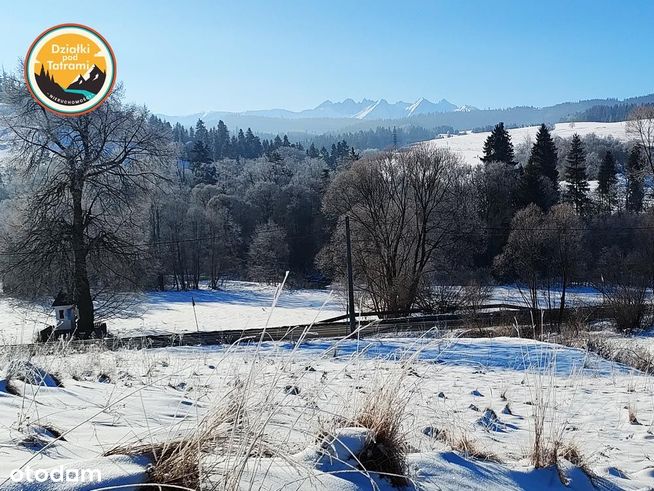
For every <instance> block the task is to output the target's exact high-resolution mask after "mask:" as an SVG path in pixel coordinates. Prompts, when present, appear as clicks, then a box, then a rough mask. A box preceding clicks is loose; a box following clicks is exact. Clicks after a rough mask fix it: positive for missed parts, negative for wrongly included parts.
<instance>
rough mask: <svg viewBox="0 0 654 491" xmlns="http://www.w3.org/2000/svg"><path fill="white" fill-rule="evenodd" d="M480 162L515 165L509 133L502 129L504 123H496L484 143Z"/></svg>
mask: <svg viewBox="0 0 654 491" xmlns="http://www.w3.org/2000/svg"><path fill="white" fill-rule="evenodd" d="M481 160H482V162H484V163H485V164H488V163H489V162H504V163H505V164H507V165H511V166H513V165H515V155H514V152H513V143H511V137H510V136H509V132H508V131H507V130H506V129H505V128H504V123H498V124H497V125H496V126H495V128H494V129H493V131H492V132H491V134H490V135H488V138H486V141H485V142H484V156H483V157H482V158H481Z"/></svg>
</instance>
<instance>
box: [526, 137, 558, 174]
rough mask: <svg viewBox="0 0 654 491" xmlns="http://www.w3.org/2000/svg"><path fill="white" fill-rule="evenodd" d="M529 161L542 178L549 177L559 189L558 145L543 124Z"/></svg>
mask: <svg viewBox="0 0 654 491" xmlns="http://www.w3.org/2000/svg"><path fill="white" fill-rule="evenodd" d="M529 160H530V161H531V162H533V163H534V164H535V165H536V166H537V167H538V169H539V172H540V174H541V175H542V176H545V177H547V178H548V179H549V180H550V181H552V183H553V184H555V185H556V186H557V187H558V180H559V171H558V170H556V167H557V164H558V160H559V159H558V155H557V152H556V145H555V144H554V140H553V139H552V135H551V134H550V132H549V130H548V129H547V126H545V125H544V124H542V125H541V126H540V128H539V129H538V132H537V133H536V143H534V145H533V147H532V148H531V156H530V157H529Z"/></svg>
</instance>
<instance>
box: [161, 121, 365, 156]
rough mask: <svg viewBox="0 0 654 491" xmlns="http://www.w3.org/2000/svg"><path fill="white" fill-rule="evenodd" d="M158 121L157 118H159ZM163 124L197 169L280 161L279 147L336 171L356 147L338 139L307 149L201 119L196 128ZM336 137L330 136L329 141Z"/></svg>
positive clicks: (249, 130) (287, 140)
mask: <svg viewBox="0 0 654 491" xmlns="http://www.w3.org/2000/svg"><path fill="white" fill-rule="evenodd" d="M156 119H158V118H156ZM158 121H159V123H160V124H162V125H165V126H168V127H169V128H170V131H171V132H172V137H173V140H174V141H175V142H176V143H177V144H178V145H179V147H180V157H181V158H182V159H183V160H186V161H188V162H190V163H191V164H193V165H194V166H196V167H200V168H201V167H202V166H203V164H207V163H209V162H214V161H218V160H223V159H236V160H239V159H255V158H258V157H262V156H264V155H265V156H267V157H268V158H270V159H274V158H277V156H276V154H277V155H278V150H279V149H280V148H294V149H297V150H301V151H304V152H305V153H306V155H307V156H308V157H310V158H321V159H323V160H324V161H325V163H326V164H327V165H328V166H329V167H331V168H334V166H335V165H336V163H337V162H338V161H340V160H341V159H343V158H345V157H348V155H349V156H350V157H352V156H353V155H355V154H356V152H355V150H354V147H350V146H349V145H348V143H347V142H346V141H345V139H344V138H343V139H340V138H339V139H338V140H337V141H336V142H334V143H331V145H329V146H328V147H325V146H324V145H323V146H321V147H318V146H316V144H315V143H314V142H311V143H310V144H309V145H308V146H307V148H306V150H305V148H304V146H303V145H302V143H301V142H295V143H291V141H290V140H289V138H288V135H283V136H280V135H276V136H275V137H274V138H270V139H267V138H264V139H261V138H260V137H258V136H256V135H255V134H254V133H253V132H252V129H250V128H248V129H247V130H246V131H245V132H244V131H243V130H242V129H239V130H238V131H237V132H236V134H231V135H230V132H229V130H228V129H227V126H226V125H225V123H223V121H222V120H221V121H218V124H217V125H216V126H215V127H213V128H209V129H207V127H206V125H205V124H204V121H202V120H201V119H199V120H198V121H197V123H196V125H195V127H191V128H186V127H185V126H182V125H181V124H179V123H177V124H175V126H170V124H169V123H167V122H164V121H161V120H158ZM333 140H334V138H333V137H330V138H329V141H333Z"/></svg>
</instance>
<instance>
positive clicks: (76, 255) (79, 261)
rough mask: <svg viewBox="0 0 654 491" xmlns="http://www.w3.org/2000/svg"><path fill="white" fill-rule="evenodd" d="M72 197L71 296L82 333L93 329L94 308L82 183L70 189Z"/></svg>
mask: <svg viewBox="0 0 654 491" xmlns="http://www.w3.org/2000/svg"><path fill="white" fill-rule="evenodd" d="M71 192H72V197H73V230H72V237H71V241H72V246H73V268H74V269H73V297H74V298H75V301H76V302H77V311H78V315H79V317H78V319H77V329H78V331H79V332H82V333H89V332H91V331H92V330H93V324H94V320H95V319H94V314H95V313H94V310H93V299H92V297H91V286H90V284H89V275H88V270H87V266H86V256H87V254H88V248H87V246H86V244H85V241H84V215H83V211H82V185H81V184H75V185H73V189H72V190H71Z"/></svg>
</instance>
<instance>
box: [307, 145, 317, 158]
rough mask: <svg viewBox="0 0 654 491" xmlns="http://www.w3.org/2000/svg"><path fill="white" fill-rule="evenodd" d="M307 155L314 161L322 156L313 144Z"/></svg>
mask: <svg viewBox="0 0 654 491" xmlns="http://www.w3.org/2000/svg"><path fill="white" fill-rule="evenodd" d="M307 155H308V156H309V157H310V158H312V159H315V158H317V157H319V156H320V153H319V152H318V149H317V148H316V146H315V145H314V144H313V143H312V144H311V146H310V147H309V150H307Z"/></svg>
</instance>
